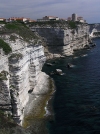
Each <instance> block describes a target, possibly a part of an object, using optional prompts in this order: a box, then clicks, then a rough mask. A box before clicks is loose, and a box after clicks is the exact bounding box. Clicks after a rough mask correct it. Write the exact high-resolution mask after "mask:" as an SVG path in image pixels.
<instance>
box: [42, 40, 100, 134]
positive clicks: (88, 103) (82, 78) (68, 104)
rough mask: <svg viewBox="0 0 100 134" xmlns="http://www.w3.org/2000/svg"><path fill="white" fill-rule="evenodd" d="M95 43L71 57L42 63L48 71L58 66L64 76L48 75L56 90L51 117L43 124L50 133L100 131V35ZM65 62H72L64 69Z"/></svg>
mask: <svg viewBox="0 0 100 134" xmlns="http://www.w3.org/2000/svg"><path fill="white" fill-rule="evenodd" d="M94 42H96V44H97V46H96V47H94V48H92V49H90V50H80V51H78V52H76V53H75V54H74V55H73V56H70V57H66V58H64V59H57V60H55V62H56V63H54V60H51V61H50V62H51V63H53V66H47V65H44V68H43V71H44V72H46V73H47V74H49V73H50V72H51V71H55V69H57V68H58V69H62V71H63V72H64V73H65V75H62V76H60V75H51V77H52V78H53V79H54V81H55V85H56V88H57V89H56V93H55V98H54V102H53V107H54V120H53V121H51V122H49V123H48V125H47V127H48V129H49V132H50V134H100V38H99V39H98V38H96V39H94ZM67 63H71V64H73V65H74V66H73V68H70V69H68V68H67Z"/></svg>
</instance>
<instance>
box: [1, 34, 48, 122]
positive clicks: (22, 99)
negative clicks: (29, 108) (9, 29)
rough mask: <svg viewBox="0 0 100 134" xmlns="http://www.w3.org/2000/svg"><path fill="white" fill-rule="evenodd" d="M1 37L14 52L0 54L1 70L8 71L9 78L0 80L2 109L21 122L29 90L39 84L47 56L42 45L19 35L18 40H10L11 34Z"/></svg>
mask: <svg viewBox="0 0 100 134" xmlns="http://www.w3.org/2000/svg"><path fill="white" fill-rule="evenodd" d="M16 36H17V37H18V35H16ZM1 38H2V39H3V40H4V41H5V42H7V43H8V44H9V45H10V46H11V48H12V53H10V54H9V55H8V56H5V55H4V54H3V53H2V54H1V55H0V72H1V74H2V71H6V72H7V73H8V76H7V79H6V80H1V81H0V85H1V86H0V87H2V88H1V89H0V91H1V94H0V109H7V110H8V112H10V113H11V112H12V115H13V118H14V120H15V121H16V122H17V123H19V124H21V122H22V120H23V113H24V108H25V106H26V104H27V102H28V100H29V92H30V91H32V90H34V88H35V86H36V84H37V81H38V78H39V75H40V72H41V69H42V66H43V64H44V62H45V60H46V57H45V56H44V49H43V46H41V45H38V44H37V45H34V44H32V43H31V44H28V43H27V42H25V41H23V40H22V39H20V38H19V37H18V38H17V39H16V41H10V39H9V38H10V36H9V35H4V36H1ZM37 90H38V89H37ZM5 96H6V98H5ZM3 98H4V99H3ZM4 106H5V107H4Z"/></svg>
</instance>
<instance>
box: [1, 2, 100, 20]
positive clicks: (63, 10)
mask: <svg viewBox="0 0 100 134" xmlns="http://www.w3.org/2000/svg"><path fill="white" fill-rule="evenodd" d="M73 13H76V14H77V15H78V16H82V17H83V18H84V19H85V20H86V21H87V22H88V23H100V0H0V18H1V17H3V18H9V17H27V18H31V19H34V20H36V19H41V18H42V17H44V16H56V17H59V18H64V19H67V18H68V17H71V15H72V14H73Z"/></svg>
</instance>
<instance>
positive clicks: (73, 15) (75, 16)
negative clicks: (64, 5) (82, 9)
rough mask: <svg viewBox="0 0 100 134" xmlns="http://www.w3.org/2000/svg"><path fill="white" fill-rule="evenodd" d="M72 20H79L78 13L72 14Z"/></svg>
mask: <svg viewBox="0 0 100 134" xmlns="http://www.w3.org/2000/svg"><path fill="white" fill-rule="evenodd" d="M72 21H77V14H75V13H74V14H72Z"/></svg>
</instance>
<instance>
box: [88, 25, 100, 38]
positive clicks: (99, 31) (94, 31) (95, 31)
mask: <svg viewBox="0 0 100 134" xmlns="http://www.w3.org/2000/svg"><path fill="white" fill-rule="evenodd" d="M89 27H90V28H89V34H90V37H91V38H94V37H100V24H99V23H98V24H90V25H89Z"/></svg>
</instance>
